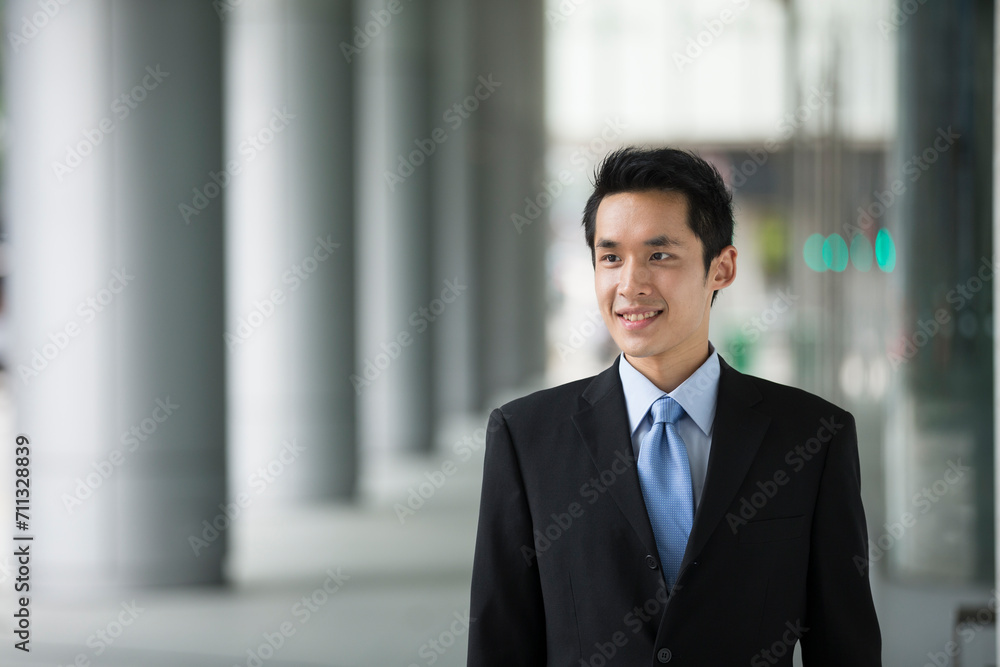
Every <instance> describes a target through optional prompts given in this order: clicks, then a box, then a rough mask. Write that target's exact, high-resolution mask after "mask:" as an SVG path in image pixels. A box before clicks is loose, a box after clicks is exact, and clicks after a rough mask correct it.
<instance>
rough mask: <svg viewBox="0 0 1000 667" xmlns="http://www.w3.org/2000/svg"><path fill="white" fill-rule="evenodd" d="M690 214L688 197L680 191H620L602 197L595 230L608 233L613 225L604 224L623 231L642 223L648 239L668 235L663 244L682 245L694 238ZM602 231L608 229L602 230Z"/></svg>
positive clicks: (597, 232) (596, 216) (606, 234)
mask: <svg viewBox="0 0 1000 667" xmlns="http://www.w3.org/2000/svg"><path fill="white" fill-rule="evenodd" d="M687 214H688V211H687V198H686V197H685V196H684V194H683V193H680V192H672V191H666V192H665V191H662V190H642V191H639V192H619V193H615V194H612V195H608V196H606V197H604V199H602V200H601V203H600V205H599V206H598V208H597V212H596V215H595V220H594V222H595V233H596V236H604V237H606V236H609V235H610V234H611V233H612V229H604V230H602V228H607V227H609V226H610V227H612V228H615V229H616V230H618V231H619V232H628V231H630V228H632V229H634V228H635V226H637V225H641V226H642V227H644V228H646V230H647V233H646V234H645V236H647V237H649V238H648V239H644V240H650V239H652V238H653V237H655V236H664V237H666V241H665V242H664V243H660V244H659V245H679V244H683V243H684V241H685V240H690V237H691V236H692V235H693V234H694V233H693V232H692V231H691V229H690V227H689V226H688V222H687V217H688V215H687ZM602 222H603V223H605V224H601V223H602ZM616 223H617V224H616ZM602 231H604V232H605V233H604V234H602ZM610 240H612V241H613V240H615V239H613V238H612V239H610Z"/></svg>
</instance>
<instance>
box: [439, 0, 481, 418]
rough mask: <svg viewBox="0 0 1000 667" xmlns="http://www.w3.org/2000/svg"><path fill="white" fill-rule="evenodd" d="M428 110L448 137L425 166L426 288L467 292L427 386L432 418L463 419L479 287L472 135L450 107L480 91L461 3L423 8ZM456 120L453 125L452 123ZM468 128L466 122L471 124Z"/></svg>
mask: <svg viewBox="0 0 1000 667" xmlns="http://www.w3.org/2000/svg"><path fill="white" fill-rule="evenodd" d="M430 7H431V22H430V23H431V26H430V30H431V32H430V35H429V39H430V63H431V74H432V81H431V88H430V93H431V100H432V102H431V108H432V115H431V118H430V124H431V125H432V126H434V127H440V128H442V129H443V130H446V131H447V140H446V141H445V142H444V143H442V144H440V145H439V146H438V149H437V151H438V154H437V155H436V156H435V158H434V161H433V162H432V163H431V164H430V171H431V181H432V182H431V207H430V210H431V215H432V220H433V231H432V238H433V239H434V245H433V249H432V252H431V257H432V259H433V263H432V267H431V277H432V280H431V282H432V284H433V285H444V281H445V280H456V279H457V280H459V281H460V282H461V283H462V284H463V285H467V286H468V290H467V291H465V292H464V293H463V294H462V295H461V297H459V298H458V299H456V301H455V302H454V303H453V304H450V305H449V306H448V313H447V320H445V326H442V327H438V328H435V329H434V350H433V354H434V358H435V364H434V384H435V396H436V397H437V406H438V413H439V414H440V415H441V416H442V417H446V418H447V417H456V416H461V417H465V416H467V415H468V413H469V412H471V411H473V410H476V409H477V408H478V407H479V406H478V403H477V399H476V395H477V383H476V377H477V373H476V371H477V364H476V356H475V355H476V339H475V332H476V325H475V315H476V312H477V311H476V307H475V301H476V299H475V298H473V294H475V293H476V290H477V287H478V276H477V271H476V260H475V248H474V245H473V241H474V239H475V225H474V223H473V216H472V183H473V180H472V174H471V173H470V169H469V160H470V156H471V152H472V146H473V144H474V139H475V134H474V129H473V127H472V123H469V122H465V120H466V119H463V118H462V116H461V115H460V114H459V113H458V112H457V111H456V110H455V105H456V104H459V105H461V103H462V101H463V100H464V99H465V98H466V97H468V96H469V95H470V93H471V94H473V95H474V92H475V88H476V86H477V85H479V82H478V81H477V80H476V73H475V72H473V71H472V63H470V62H469V58H468V53H469V52H470V50H472V49H473V44H472V43H471V40H470V39H469V19H470V12H469V7H468V3H467V2H465V0H434V1H433V2H431V3H430ZM459 120H462V123H461V124H459V123H458V121H459ZM470 120H471V119H470Z"/></svg>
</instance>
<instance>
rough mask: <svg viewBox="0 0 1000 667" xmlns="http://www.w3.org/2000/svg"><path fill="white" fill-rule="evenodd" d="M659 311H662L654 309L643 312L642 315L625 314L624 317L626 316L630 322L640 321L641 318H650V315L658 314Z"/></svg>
mask: <svg viewBox="0 0 1000 667" xmlns="http://www.w3.org/2000/svg"><path fill="white" fill-rule="evenodd" d="M659 312H660V311H658V310H653V311H650V312H648V313H643V314H642V315H628V314H623V315H622V317H624V318H625V319H626V320H628V321H629V322H638V321H639V320H648V319H649V318H650V317H652V316H654V315H658V314H659Z"/></svg>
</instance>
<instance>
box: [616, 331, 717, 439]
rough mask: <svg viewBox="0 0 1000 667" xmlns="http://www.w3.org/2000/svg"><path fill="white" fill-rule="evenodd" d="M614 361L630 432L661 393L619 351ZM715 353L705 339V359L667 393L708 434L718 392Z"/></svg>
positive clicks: (710, 342) (637, 425) (713, 347)
mask: <svg viewBox="0 0 1000 667" xmlns="http://www.w3.org/2000/svg"><path fill="white" fill-rule="evenodd" d="M620 356H621V361H620V363H619V364H618V375H619V376H620V377H621V381H622V389H623V390H624V391H625V405H626V408H627V409H628V421H629V427H630V428H631V431H630V434H631V433H635V429H636V428H638V427H639V424H640V423H641V422H642V420H643V419H644V418H645V417H646V414H647V413H648V412H649V408H650V407H651V406H652V405H653V402H654V401H655V400H656V399H658V398H660V397H661V396H663V395H664V393H663V391H662V390H660V389H659V388H658V387H657V386H656V385H655V384H653V383H652V382H651V381H650V380H649V378H647V377H646V376H645V375H643V374H642V373H640V372H639V371H638V370H636V368H635V367H634V366H633V365H632V364H630V363H629V362H628V360H627V359H626V358H625V355H624V354H622V355H620ZM720 370H721V369H720V368H719V354H718V352H717V351H716V349H715V346H714V345H712V341H708V359H706V360H705V362H704V363H703V364H702V365H701V366H699V367H698V368H697V370H695V372H694V373H692V374H691V375H690V376H688V378H687V379H686V380H684V381H683V382H681V383H680V384H679V385H678V386H677V388H675V389H674V390H673V391H671V392H670V393H668V394H666V395H667V396H670V397H672V398H673V399H674V400H675V401H677V402H678V403H680V406H681V407H682V408H684V412H686V413H687V414H688V416H690V417H691V419H693V420H694V423H695V424H697V425H698V428H700V429H701V431H702V433H704V434H705V435H706V436H707V435H710V432H711V429H712V421H713V420H714V419H715V405H716V399H717V398H718V394H719V373H720Z"/></svg>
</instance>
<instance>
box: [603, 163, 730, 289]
mask: <svg viewBox="0 0 1000 667" xmlns="http://www.w3.org/2000/svg"><path fill="white" fill-rule="evenodd" d="M648 190H662V191H664V192H678V193H680V194H683V195H684V197H685V199H686V200H687V206H688V227H690V228H691V231H692V232H694V235H695V236H697V237H698V239H699V240H700V241H701V245H702V249H703V259H704V262H705V277H706V278H707V277H708V270H709V268H710V267H711V265H712V260H713V259H715V258H716V257H717V256H718V255H719V253H720V252H722V249H723V248H725V247H726V246H728V245H731V244H732V242H733V228H734V226H735V221H734V219H733V196H732V193H731V192H730V191H729V190H728V189H727V188H726V184H725V183H724V182H723V180H722V175H721V174H719V170H718V169H716V168H715V167H714V166H713V165H712V164H710V163H709V162H707V161H705V160H704V159H702V158H701V157H699V156H698V155H696V154H695V153H694V152H691V151H682V150H678V149H676V148H637V147H635V146H627V147H625V148H619V149H618V150H616V151H613V152H611V153H609V154H608V155H607V156H605V158H604V160H602V161H601V163H600V164H599V165H598V166H597V169H596V170H595V176H594V192H593V194H591V195H590V198H589V199H588V200H587V205H586V206H585V207H584V209H583V228H584V233H585V234H586V237H587V245H589V246H590V261H591V263H592V264H594V266H597V256H596V252H595V250H594V234H595V228H596V226H597V208H598V207H599V206H600V205H601V201H602V200H603V199H604V198H605V197H606V196H608V195H613V194H619V193H623V192H642V191H648ZM718 293H719V290H715V291H714V292H713V293H712V304H715V297H716V295H718Z"/></svg>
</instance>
